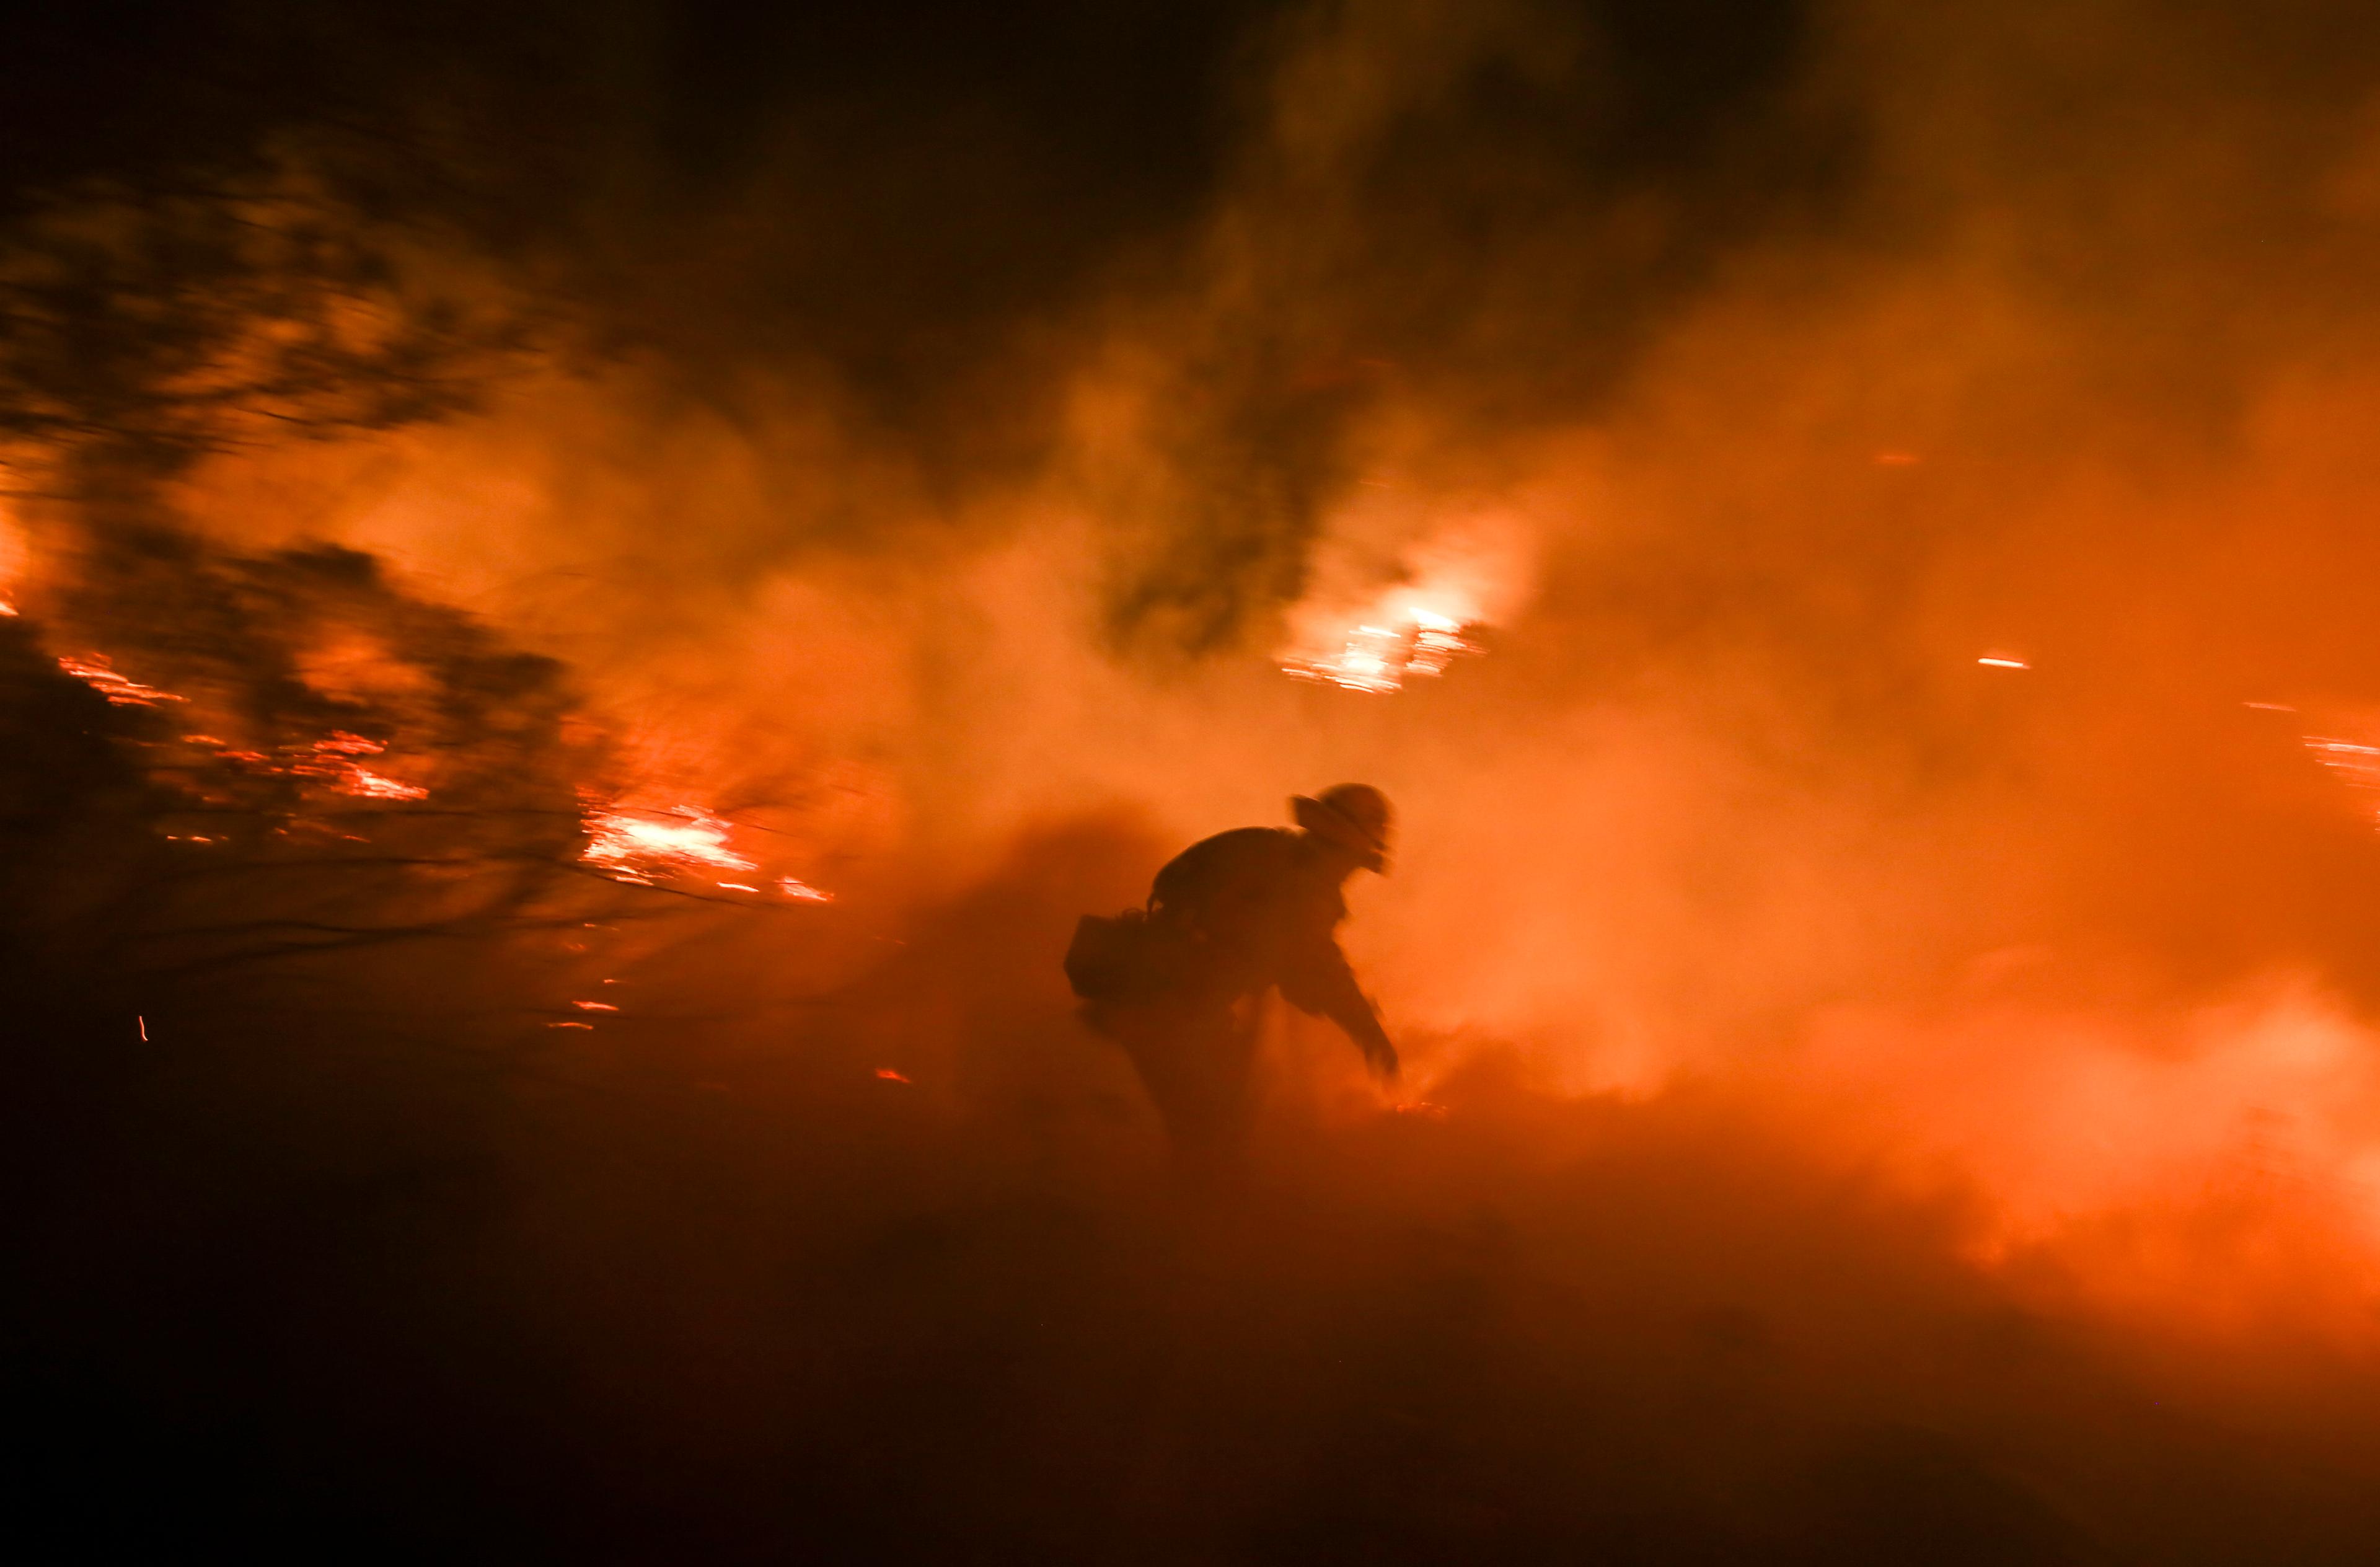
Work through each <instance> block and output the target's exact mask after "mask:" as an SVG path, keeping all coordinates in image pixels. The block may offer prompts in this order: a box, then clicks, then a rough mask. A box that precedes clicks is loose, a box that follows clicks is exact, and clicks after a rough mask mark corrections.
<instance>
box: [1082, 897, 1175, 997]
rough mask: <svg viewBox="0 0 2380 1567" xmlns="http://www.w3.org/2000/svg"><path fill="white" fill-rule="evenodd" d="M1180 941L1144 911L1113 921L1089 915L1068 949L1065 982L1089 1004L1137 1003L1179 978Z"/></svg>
mask: <svg viewBox="0 0 2380 1567" xmlns="http://www.w3.org/2000/svg"><path fill="white" fill-rule="evenodd" d="M1182 946H1183V943H1182V939H1181V937H1180V936H1179V935H1177V934H1175V933H1174V932H1173V931H1172V930H1171V929H1164V928H1161V927H1160V926H1158V925H1155V924H1152V923H1151V922H1150V920H1149V917H1148V912H1147V910H1146V909H1137V908H1128V909H1126V910H1124V911H1123V913H1122V914H1119V915H1116V916H1114V917H1109V916H1107V915H1100V914H1087V915H1085V916H1083V917H1082V918H1080V919H1078V920H1076V921H1075V939H1074V940H1073V941H1070V942H1068V943H1067V946H1066V983H1068V984H1069V985H1072V986H1073V987H1074V988H1075V994H1076V995H1077V996H1080V997H1081V998H1082V999H1083V1000H1085V1001H1087V1002H1124V1001H1140V1000H1145V999H1147V998H1149V997H1152V996H1155V995H1157V994H1159V993H1160V992H1161V991H1163V990H1170V989H1172V987H1173V986H1174V984H1175V983H1176V982H1177V981H1179V980H1180V979H1181V978H1183V967H1184V958H1185V956H1186V955H1187V954H1185V953H1184V951H1183V950H1182Z"/></svg>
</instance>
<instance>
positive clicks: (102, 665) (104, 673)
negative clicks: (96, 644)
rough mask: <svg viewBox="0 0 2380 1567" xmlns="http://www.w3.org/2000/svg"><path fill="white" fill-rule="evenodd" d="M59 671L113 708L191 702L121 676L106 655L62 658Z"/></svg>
mask: <svg viewBox="0 0 2380 1567" xmlns="http://www.w3.org/2000/svg"><path fill="white" fill-rule="evenodd" d="M10 613H14V612H13V611H12V612H10ZM58 667H59V668H60V669H63V670H65V671H66V672H67V674H71V675H73V676H74V677H75V678H76V679H77V680H79V681H81V682H82V683H83V684H84V685H86V686H90V687H91V689H92V690H94V691H96V692H98V693H99V694H100V695H101V696H103V697H104V698H107V703H108V706H110V707H117V708H153V707H155V706H156V705H157V704H158V703H159V702H182V701H188V699H189V698H187V697H177V696H176V695H175V694H174V693H173V692H171V691H160V690H159V689H157V687H156V686H143V685H142V684H140V682H139V681H138V680H134V679H132V678H130V677H129V676H127V675H122V674H117V673H116V672H115V666H114V665H113V664H112V663H111V662H109V661H108V658H107V656H106V655H105V654H104V653H92V654H90V655H89V656H88V657H85V658H79V659H68V658H62V659H60V660H58Z"/></svg>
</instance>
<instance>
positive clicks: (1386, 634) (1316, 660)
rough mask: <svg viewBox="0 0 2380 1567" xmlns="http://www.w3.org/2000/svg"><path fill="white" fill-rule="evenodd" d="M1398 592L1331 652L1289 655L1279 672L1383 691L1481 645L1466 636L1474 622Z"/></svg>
mask: <svg viewBox="0 0 2380 1567" xmlns="http://www.w3.org/2000/svg"><path fill="white" fill-rule="evenodd" d="M1397 597H1400V598H1403V600H1404V601H1403V602H1402V603H1396V604H1393V605H1391V606H1388V607H1387V609H1386V613H1379V612H1378V610H1376V611H1375V612H1374V613H1371V614H1368V615H1366V617H1365V618H1364V619H1363V620H1362V621H1361V622H1359V623H1358V624H1357V625H1356V626H1355V628H1354V630H1353V631H1351V632H1349V633H1348V634H1347V638H1346V640H1345V643H1344V644H1343V645H1342V646H1341V647H1340V648H1339V649H1338V650H1336V651H1332V652H1327V653H1323V654H1320V655H1314V654H1304V655H1293V656H1291V657H1290V658H1288V659H1285V660H1284V661H1283V662H1282V663H1281V669H1282V671H1283V672H1284V673H1285V674H1288V675H1289V676H1290V677H1291V678H1292V679H1293V680H1310V681H1314V682H1316V683H1318V684H1322V685H1330V686H1339V687H1341V688H1342V690H1348V691H1370V692H1378V693H1385V692H1390V691H1394V690H1398V689H1400V688H1402V687H1403V685H1404V683H1405V682H1406V681H1407V680H1409V679H1412V678H1415V677H1417V676H1419V677H1431V678H1434V677H1436V676H1438V675H1440V674H1445V673H1446V666H1447V665H1448V664H1450V663H1452V662H1454V661H1455V660H1456V659H1457V658H1460V657H1462V656H1463V655H1464V654H1468V653H1476V652H1479V651H1480V650H1481V649H1480V647H1479V644H1478V643H1477V642H1476V641H1475V640H1473V639H1472V638H1471V637H1470V636H1469V635H1467V633H1468V631H1469V630H1470V628H1471V627H1472V626H1474V625H1475V624H1476V622H1475V621H1472V620H1465V619H1459V618H1457V617H1456V616H1454V615H1451V614H1447V613H1442V612H1441V611H1439V610H1435V609H1427V608H1424V607H1422V606H1421V605H1420V604H1419V603H1417V602H1415V601H1413V599H1412V596H1411V595H1410V594H1403V595H1398V596H1397Z"/></svg>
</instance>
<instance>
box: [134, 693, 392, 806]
mask: <svg viewBox="0 0 2380 1567" xmlns="http://www.w3.org/2000/svg"><path fill="white" fill-rule="evenodd" d="M173 699H174V700H176V701H179V700H180V699H181V698H178V697H176V698H173ZM182 739H183V742H184V743H185V744H187V745H194V746H212V747H217V749H216V750H215V753H214V754H215V759H216V760H218V761H225V762H229V763H231V764H232V765H233V766H235V767H237V768H239V769H240V770H242V771H246V772H249V773H254V774H261V775H265V776H273V775H279V776H281V777H285V778H303V779H306V780H308V781H310V782H311V783H317V784H324V785H327V786H328V787H329V788H330V789H331V790H332V791H333V792H334V793H336V794H341V795H346V796H351V797H353V798H355V799H358V800H398V801H405V800H426V799H428V798H429V797H430V791H429V790H428V789H427V788H425V787H424V786H422V785H421V784H408V783H407V782H406V781H405V780H403V779H401V778H392V777H390V776H389V775H388V774H387V773H384V772H380V771H375V770H373V769H371V768H369V767H366V766H364V765H363V764H362V763H361V762H359V761H358V760H357V758H358V757H376V756H380V755H383V753H385V752H386V751H387V749H388V747H386V746H384V745H383V744H382V743H381V742H380V741H378V740H369V739H366V738H365V737H364V736H363V735H351V734H349V733H347V731H346V730H344V729H334V730H333V731H331V733H330V734H329V735H326V736H325V737H323V738H322V739H320V740H316V741H313V742H311V743H310V744H307V745H303V746H283V747H278V748H276V749H275V750H274V751H273V752H272V753H271V754H267V753H266V752H263V751H247V750H238V749H235V748H231V747H225V746H224V744H223V742H222V741H221V740H218V739H216V738H215V736H213V735H183V736H182Z"/></svg>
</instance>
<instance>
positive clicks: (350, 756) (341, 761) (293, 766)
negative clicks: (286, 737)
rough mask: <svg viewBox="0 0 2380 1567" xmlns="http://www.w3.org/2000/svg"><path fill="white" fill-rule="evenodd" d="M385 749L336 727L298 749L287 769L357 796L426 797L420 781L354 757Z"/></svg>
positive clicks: (378, 753) (375, 798)
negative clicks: (379, 769) (405, 778)
mask: <svg viewBox="0 0 2380 1567" xmlns="http://www.w3.org/2000/svg"><path fill="white" fill-rule="evenodd" d="M387 749H388V747H386V746H383V745H382V744H381V743H380V742H379V741H377V740H367V739H365V738H364V737H363V736H362V735H350V734H348V733H347V732H346V730H344V729H336V730H333V731H332V732H331V735H330V737H329V738H328V739H324V740H317V741H315V742H314V743H313V745H311V746H310V747H307V748H306V750H305V751H303V752H301V753H299V754H298V757H297V759H296V760H294V761H292V762H291V763H290V764H289V769H288V771H290V772H291V773H292V774H293V775H295V776H297V777H299V778H320V779H322V780H323V781H324V782H326V783H328V784H330V785H331V787H332V788H334V789H336V790H337V791H338V792H339V793H340V794H342V795H353V796H355V797H356V798H358V799H359V800H425V799H428V798H429V797H430V791H429V790H427V789H425V788H423V787H422V786H421V785H420V784H407V783H405V782H404V781H402V780H401V779H395V778H391V777H389V776H388V775H387V774H385V773H381V772H374V771H372V770H371V769H370V768H368V767H366V766H364V765H363V764H362V763H360V762H358V761H357V760H356V758H358V757H376V756H379V755H381V754H382V753H383V752H384V751H386V750H387Z"/></svg>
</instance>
